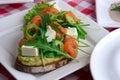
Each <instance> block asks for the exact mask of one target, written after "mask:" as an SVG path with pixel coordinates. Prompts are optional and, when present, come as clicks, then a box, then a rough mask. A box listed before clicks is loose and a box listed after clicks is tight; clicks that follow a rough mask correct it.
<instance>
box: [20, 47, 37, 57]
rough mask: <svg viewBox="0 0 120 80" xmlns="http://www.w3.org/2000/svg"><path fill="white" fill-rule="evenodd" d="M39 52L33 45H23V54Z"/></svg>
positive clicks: (35, 54)
mask: <svg viewBox="0 0 120 80" xmlns="http://www.w3.org/2000/svg"><path fill="white" fill-rule="evenodd" d="M38 54H39V50H38V48H34V47H33V46H25V45H23V46H22V56H38Z"/></svg>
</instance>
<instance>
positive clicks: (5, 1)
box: [0, 0, 34, 4]
mask: <svg viewBox="0 0 120 80" xmlns="http://www.w3.org/2000/svg"><path fill="white" fill-rule="evenodd" d="M33 1H34V0H0V4H12V3H25V2H33Z"/></svg>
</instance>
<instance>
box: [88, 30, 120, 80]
mask: <svg viewBox="0 0 120 80" xmlns="http://www.w3.org/2000/svg"><path fill="white" fill-rule="evenodd" d="M90 67H91V71H92V75H93V77H94V80H120V29H117V30H115V31H113V32H111V33H110V34H108V35H107V36H106V37H104V38H103V39H102V40H101V41H100V42H99V43H98V44H97V45H96V47H95V49H94V51H93V53H92V55H91V60H90Z"/></svg>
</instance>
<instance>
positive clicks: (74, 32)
mask: <svg viewBox="0 0 120 80" xmlns="http://www.w3.org/2000/svg"><path fill="white" fill-rule="evenodd" d="M66 34H67V35H69V36H71V37H73V38H77V37H78V34H77V29H76V28H70V27H68V28H67V33H66Z"/></svg>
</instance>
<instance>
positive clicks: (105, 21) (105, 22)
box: [96, 0, 120, 28]
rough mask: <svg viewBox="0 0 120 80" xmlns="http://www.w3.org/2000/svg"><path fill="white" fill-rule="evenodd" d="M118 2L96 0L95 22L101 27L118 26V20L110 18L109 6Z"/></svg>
mask: <svg viewBox="0 0 120 80" xmlns="http://www.w3.org/2000/svg"><path fill="white" fill-rule="evenodd" d="M118 1H119V2H120V0H96V15H97V22H98V24H99V25H101V26H103V27H112V28H113V27H120V22H116V21H114V20H112V19H111V17H110V15H109V8H110V6H111V4H112V3H114V2H118Z"/></svg>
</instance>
